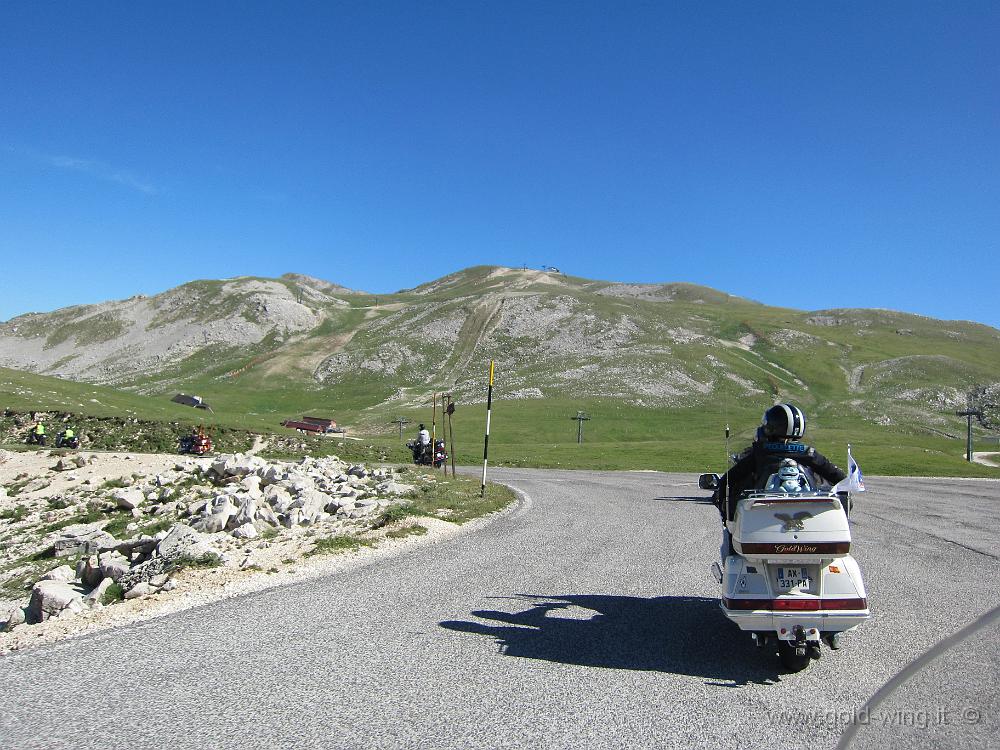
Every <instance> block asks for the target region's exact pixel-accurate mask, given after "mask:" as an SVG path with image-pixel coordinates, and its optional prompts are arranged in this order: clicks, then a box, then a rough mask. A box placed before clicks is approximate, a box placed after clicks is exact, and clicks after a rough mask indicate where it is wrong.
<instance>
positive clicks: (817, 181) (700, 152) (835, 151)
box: [0, 2, 1000, 326]
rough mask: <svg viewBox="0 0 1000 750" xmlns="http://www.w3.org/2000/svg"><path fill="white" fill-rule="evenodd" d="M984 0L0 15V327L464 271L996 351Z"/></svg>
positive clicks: (998, 194)
mask: <svg viewBox="0 0 1000 750" xmlns="http://www.w3.org/2000/svg"><path fill="white" fill-rule="evenodd" d="M998 38H1000V4H997V3H995V2H981V3H974V2H964V3H963V2H958V3H951V2H949V3H945V2H918V3H914V2H901V3H891V2H880V3H870V2H838V3H802V2H788V3H747V2H732V3H730V2H711V3H704V2H664V3H659V2H627V3H618V2H614V3H612V2H608V3H596V2H573V3H570V2H530V3H529V2H504V3H490V4H487V3H479V2H454V3H451V2H435V3H399V4H396V3H380V2H372V3H367V2H365V3H356V2H355V3H343V4H341V3H334V2H316V3H294V2H289V3H281V4H278V3H266V4H265V3H261V4H254V3H237V2H209V3H204V2H199V3H183V2H172V3H157V4H154V3H112V2H99V3H68V2H66V3H52V2H37V3H28V2H23V3H15V2H8V3H3V4H0V256H2V257H3V270H2V276H0V278H2V294H0V319H7V318H9V317H12V316H14V315H17V314H20V313H23V312H27V311H31V310H49V309H54V308H57V307H62V306H65V305H70V304H76V303H84V302H95V301H100V300H103V299H109V298H120V297H126V296H129V295H131V294H135V293H146V294H151V293H156V292H159V291H163V290H165V289H168V288H170V287H172V286H175V285H177V284H179V283H182V282H184V281H189V280H192V279H196V278H222V277H228V276H233V275H243V274H254V275H264V276H276V275H280V274H281V273H284V272H287V271H295V272H299V273H306V274H310V275H313V276H317V277H320V278H324V279H328V280H330V281H334V282H337V283H341V284H344V285H346V286H350V287H354V288H360V289H366V290H369V291H373V292H383V293H384V292H390V291H395V290H397V289H400V288H404V287H410V286H414V285H416V284H418V283H422V282H424V281H428V280H430V279H433V278H436V277H438V276H441V275H443V274H445V273H449V272H451V271H455V270H458V269H460V268H464V267H467V266H472V265H478V264H501V265H514V266H518V265H522V264H526V265H528V266H534V267H538V266H542V265H553V266H557V267H559V268H561V269H562V270H563V271H565V272H567V273H572V274H574V275H577V276H585V277H590V278H599V279H613V280H623V281H690V282H694V283H700V284H706V285H708V286H712V287H715V288H717V289H721V290H724V291H727V292H730V293H732V294H738V295H743V296H747V297H751V298H753V299H757V300H759V301H761V302H765V303H767V304H773V305H784V306H789V307H797V308H803V309H820V308H829V307H887V308H893V309H900V310H906V311H910V312H916V313H920V314H924V315H931V316H934V317H941V318H957V319H969V320H977V321H980V322H984V323H988V324H990V325H993V326H1000V304H998V302H997V298H996V295H997V292H998V290H1000V271H998V260H997V256H998V249H1000V247H998V245H1000V241H998V238H1000V45H998V44H997V39H998Z"/></svg>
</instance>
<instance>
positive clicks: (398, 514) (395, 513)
mask: <svg viewBox="0 0 1000 750" xmlns="http://www.w3.org/2000/svg"><path fill="white" fill-rule="evenodd" d="M419 514H420V511H418V510H417V508H416V506H414V505H413V504H412V503H404V504H402V505H390V506H389V507H388V508H386V509H385V512H384V513H382V515H380V516H379V517H378V519H376V521H375V523H374V524H373V525H372V528H374V529H381V528H383V527H384V526H389V525H391V524H394V523H396V522H397V521H402V520H403V519H404V518H409V517H410V516H415V515H419Z"/></svg>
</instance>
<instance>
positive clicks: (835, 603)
mask: <svg viewBox="0 0 1000 750" xmlns="http://www.w3.org/2000/svg"><path fill="white" fill-rule="evenodd" d="M784 478H785V477H783V476H779V475H778V474H774V475H772V476H771V477H769V478H768V480H767V482H766V483H765V484H764V487H765V489H759V490H749V491H747V492H744V493H743V495H742V497H741V498H740V499H739V501H738V503H737V505H736V513H735V517H734V520H733V521H729V522H728V523H727V524H726V527H727V529H728V530H729V533H730V535H731V537H730V544H729V550H728V554H727V555H726V557H725V559H724V560H722V565H721V566H720V564H719V563H718V562H715V563H712V575H713V577H714V578H715V580H716V582H718V583H719V584H720V586H721V589H722V592H721V594H722V595H721V603H720V606H721V608H722V611H723V613H724V614H725V615H726V617H728V618H729V619H730V620H732V621H733V622H735V623H736V624H737V625H738V626H739V627H740V629H741V630H746V631H749V632H750V634H751V636H752V637H753V639H754V641H755V642H756V644H757V646H758V647H762V648H763V647H767V646H771V647H772V648H773V647H774V645H775V644H776V645H777V650H778V656H779V657H780V658H781V662H782V664H783V666H784V667H785V668H786V669H788V670H789V671H792V672H797V671H800V670H802V669H805V668H806V667H807V666H808V664H809V662H810V660H812V659H818V658H819V657H820V643H821V641H825V642H826V643H827V644H828V645H829V646H830V648H831V649H838V648H840V634H841V633H843V632H844V631H846V630H851V629H852V628H855V627H857V626H858V625H860V624H861V623H862V622H864V621H865V620H867V619H868V617H869V615H870V611H869V608H868V596H867V594H866V592H865V585H864V580H863V579H862V577H861V569H860V568H859V567H858V563H857V561H855V559H854V558H853V557H852V556H851V554H850V551H851V528H850V524H849V522H848V515H849V513H850V497H849V495H848V493H846V492H845V493H839V494H838V493H834V492H830V491H828V490H827V491H823V490H819V489H816V482H815V480H813V479H812V478H811V477H810V476H809V475H808V474H807V473H806V472H804V471H803V472H802V474H801V477H800V483H799V484H800V486H799V487H798V488H796V487H795V486H794V485H791V486H790V485H789V484H788V483H783V481H782V480H783V479H784ZM719 481H720V477H719V475H718V474H702V475H701V477H700V478H699V480H698V486H699V487H701V488H702V489H705V490H717V489H718V487H719Z"/></svg>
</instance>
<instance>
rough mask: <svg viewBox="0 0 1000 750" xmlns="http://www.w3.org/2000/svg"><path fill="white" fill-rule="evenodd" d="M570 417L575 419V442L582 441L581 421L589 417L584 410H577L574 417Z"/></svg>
mask: <svg viewBox="0 0 1000 750" xmlns="http://www.w3.org/2000/svg"><path fill="white" fill-rule="evenodd" d="M570 419H575V420H576V442H577V443H578V444H579V443H582V442H583V423H584V422H587V421H589V420H590V417H589V416H588V415H587V413H586V412H583V411H578V412H577V413H576V416H575V417H570Z"/></svg>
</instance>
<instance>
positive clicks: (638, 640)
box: [0, 470, 1000, 750]
mask: <svg viewBox="0 0 1000 750" xmlns="http://www.w3.org/2000/svg"><path fill="white" fill-rule="evenodd" d="M494 476H497V477H502V478H503V479H504V480H505V481H507V482H509V483H510V484H512V485H513V486H515V487H517V488H519V489H521V490H522V491H524V492H525V493H527V495H528V496H529V498H530V499H527V500H525V501H524V502H522V503H521V505H520V506H519V507H518V508H517V509H515V510H514V511H513V512H510V513H508V514H507V515H505V516H503V517H502V518H500V519H498V520H497V521H495V522H494V523H492V524H491V525H489V526H487V527H485V528H483V529H481V530H479V531H476V532H473V533H471V534H468V535H466V536H463V537H459V538H456V539H453V540H450V541H447V542H443V543H441V544H438V545H434V546H428V547H424V548H422V549H418V550H416V551H414V552H412V553H408V554H405V555H401V556H398V557H395V558H392V559H387V560H382V561H379V562H375V563H373V564H371V565H368V566H365V567H361V568H358V569H355V570H352V571H348V572H344V573H341V574H337V575H333V576H330V577H328V578H323V579H316V580H311V581H307V582H303V583H302V584H299V585H296V586H292V587H288V588H283V589H272V590H270V591H264V592H260V593H256V594H252V595H248V596H245V597H242V598H238V599H231V600H227V601H223V602H219V603H217V604H213V605H210V606H207V607H202V608H199V609H195V610H189V611H187V612H182V613H179V614H176V615H172V616H169V617H164V618H161V619H158V620H153V621H149V622H146V623H143V624H140V625H137V626H132V627H127V628H123V629H120V630H117V631H110V632H106V633H103V634H99V635H95V636H89V637H84V638H81V639H78V640H74V641H69V642H66V643H63V644H60V645H57V646H53V647H44V648H39V649H36V650H33V651H29V652H24V653H19V654H13V655H10V656H7V657H2V658H0V686H2V689H0V739H2V741H3V745H4V746H10V747H18V748H101V749H102V750H106V749H107V748H166V747H173V748H214V747H239V748H268V749H269V750H276V749H279V748H292V747H330V748H376V747H379V748H381V747H420V748H508V747H519V748H520V747H524V748H528V747H531V748H536V747H543V748H564V747H565V748H580V747H600V748H603V747H622V748H625V747H628V748H633V747H726V748H794V747H809V748H816V747H819V748H824V747H825V748H832V747H835V746H837V744H838V741H840V739H841V736H842V734H843V732H844V730H845V728H846V727H847V724H848V722H850V721H854V720H856V719H857V717H859V716H860V717H861V719H862V721H864V722H865V723H864V724H863V725H858V726H856V727H855V730H857V731H856V733H854V734H849V735H847V736H845V737H844V742H845V744H846V745H849V746H850V747H875V746H879V747H881V748H885V747H913V746H926V747H941V746H954V747H963V748H976V747H1000V729H998V721H1000V707H998V705H997V697H996V692H997V691H996V684H997V680H998V677H1000V659H998V650H1000V645H998V644H1000V639H998V637H997V635H998V633H997V620H996V618H993V619H992V620H990V619H989V618H988V617H987V619H985V620H983V621H981V622H980V623H979V625H978V627H977V629H975V630H973V631H967V633H968V637H967V638H966V639H965V640H963V641H961V642H960V643H957V644H955V643H954V639H950V638H949V636H951V635H952V634H954V633H956V632H957V631H961V630H962V629H963V628H964V627H966V626H968V625H969V624H970V623H973V622H974V621H976V620H977V618H980V617H982V616H984V615H986V614H987V613H988V612H990V611H991V610H993V609H994V608H996V607H997V606H998V605H1000V587H998V586H997V580H998V574H1000V545H998V543H997V541H996V539H997V535H996V524H997V520H996V516H997V512H996V510H997V505H998V502H1000V483H998V482H992V481H973V480H917V479H908V480H887V479H879V478H869V479H867V483H868V487H869V492H868V493H866V495H863V496H861V497H860V498H859V502H858V505H857V507H856V513H855V521H856V525H855V551H856V556H857V558H858V559H859V561H860V563H861V566H862V569H863V570H864V572H865V575H866V582H867V584H868V588H869V597H870V601H871V606H872V609H873V617H872V619H871V620H870V621H869V622H867V623H866V624H865V625H863V626H862V627H861V628H859V629H858V630H856V631H854V632H851V633H848V634H847V635H846V636H845V638H844V648H843V649H841V650H840V651H837V652H831V651H829V650H824V656H823V658H822V659H821V660H820V661H818V662H814V663H813V664H812V665H811V666H810V667H809V668H808V669H807V670H806V671H804V672H801V673H798V674H783V673H782V672H781V669H780V666H779V662H778V660H777V657H776V656H774V655H772V654H769V653H764V652H762V651H759V650H757V649H756V648H755V647H754V646H753V645H752V642H751V641H750V639H749V637H748V636H746V635H745V634H743V633H741V632H740V631H739V630H738V629H737V628H736V627H735V626H734V625H732V624H730V623H729V622H728V621H727V620H726V619H725V618H724V617H723V616H722V614H721V613H720V611H719V609H718V605H717V599H716V596H717V590H716V587H715V583H714V581H713V580H712V578H711V577H710V574H709V570H708V569H709V565H710V564H711V562H712V560H714V559H715V557H716V555H717V554H718V541H719V540H718V536H719V525H718V514H717V513H716V511H715V509H714V507H713V506H711V505H710V504H708V502H707V497H706V493H704V492H702V491H700V490H698V488H697V484H696V481H695V480H696V478H695V477H694V476H692V475H685V474H654V473H598V472H556V471H527V470H516V471H515V470H510V471H497V472H496V473H495V475H494ZM984 623H985V624H984ZM935 644H941V645H939V646H938V649H939V651H940V652H941V655H940V657H939V658H937V659H936V660H931V661H930V662H929V663H928V664H926V665H918V666H920V668H919V669H916V670H915V673H914V674H913V675H912V676H910V677H909V679H907V680H906V681H904V682H903V683H902V684H900V685H898V686H897V685H894V684H892V680H893V678H894V676H895V675H898V674H899V673H900V672H902V671H903V670H905V668H906V667H907V665H909V664H910V663H911V662H913V661H914V660H915V659H917V658H918V657H919V656H920V655H921V654H923V653H924V652H927V651H928V649H931V648H932V647H934V646H935ZM950 646H954V647H951V648H949V647H950ZM904 676H906V674H905V673H904ZM880 690H881V693H879V696H880V698H879V700H880V702H879V703H878V705H876V706H874V707H873V708H872V710H871V713H870V715H866V714H864V713H863V709H864V707H865V705H866V702H867V701H869V699H871V698H872V696H874V695H876V693H877V692H878V691H880ZM975 712H978V713H975ZM921 725H923V726H921ZM853 731H854V730H852V732H853Z"/></svg>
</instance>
